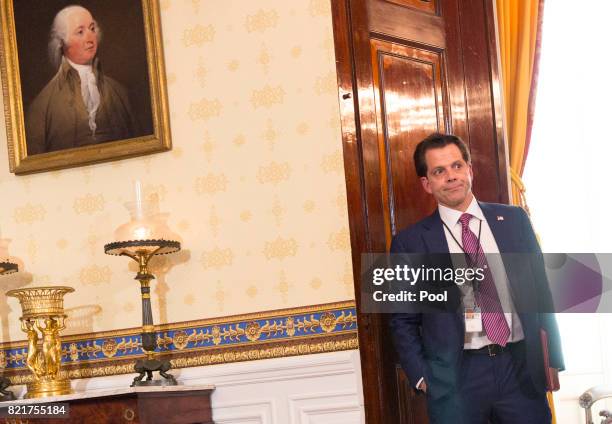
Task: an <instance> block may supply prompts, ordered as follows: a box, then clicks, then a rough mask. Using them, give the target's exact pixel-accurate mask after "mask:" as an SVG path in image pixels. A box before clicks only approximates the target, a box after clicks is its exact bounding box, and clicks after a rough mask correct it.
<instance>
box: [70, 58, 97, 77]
mask: <svg viewBox="0 0 612 424" xmlns="http://www.w3.org/2000/svg"><path fill="white" fill-rule="evenodd" d="M64 59H66V62H68V63H69V64H70V66H72V67H73V68H74V69H76V71H77V72H78V73H79V75H82V74H91V73H93V66H92V65H79V64H78V63H74V62H73V61H71V60H70V59H68V58H67V57H66V56H64Z"/></svg>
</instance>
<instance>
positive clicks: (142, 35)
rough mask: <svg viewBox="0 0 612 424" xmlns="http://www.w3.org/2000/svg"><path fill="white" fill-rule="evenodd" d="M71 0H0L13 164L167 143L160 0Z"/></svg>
mask: <svg viewBox="0 0 612 424" xmlns="http://www.w3.org/2000/svg"><path fill="white" fill-rule="evenodd" d="M73 3H74V2H72V1H66V0H46V1H44V2H42V1H40V0H19V1H14V0H0V14H1V15H0V22H1V24H2V39H1V40H0V70H1V77H2V91H3V99H4V114H5V119H6V132H7V140H8V154H9V165H10V170H11V172H13V173H15V174H28V173H33V172H42V171H49V170H55V169H62V168H69V167H75V166H82V165H85V164H92V163H97V162H104V161H111V160H116V159H121V158H127V157H133V156H140V155H145V154H150V153H154V152H161V151H166V150H170V149H171V146H172V143H171V139H170V124H169V117H168V115H169V114H168V100H167V93H166V76H165V71H164V58H163V51H162V39H161V26H160V16H159V4H158V1H157V0H104V1H101V0H83V1H80V2H79V4H80V6H79V7H77V8H74V9H68V10H66V9H65V8H66V6H69V5H71V4H73ZM71 59H72V60H71ZM75 63H76V66H75ZM82 64H84V65H85V66H84V67H83V66H79V65H82ZM83 81H85V82H83ZM92 86H93V88H92Z"/></svg>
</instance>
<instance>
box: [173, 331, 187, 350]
mask: <svg viewBox="0 0 612 424" xmlns="http://www.w3.org/2000/svg"><path fill="white" fill-rule="evenodd" d="M189 339H190V337H189V334H187V333H186V332H185V331H183V330H179V331H175V332H174V337H172V343H174V346H175V347H176V348H177V349H178V350H183V349H185V346H187V344H188V343H189Z"/></svg>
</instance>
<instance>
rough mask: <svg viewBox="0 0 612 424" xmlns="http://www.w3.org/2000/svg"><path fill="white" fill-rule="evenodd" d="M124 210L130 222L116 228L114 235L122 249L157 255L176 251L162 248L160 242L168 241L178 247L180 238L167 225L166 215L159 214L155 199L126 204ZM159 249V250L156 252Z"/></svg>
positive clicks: (115, 252) (115, 251) (166, 247)
mask: <svg viewBox="0 0 612 424" xmlns="http://www.w3.org/2000/svg"><path fill="white" fill-rule="evenodd" d="M124 205H125V207H126V209H127V210H128V212H129V213H130V221H129V222H127V223H125V224H122V225H120V226H119V227H117V229H116V230H115V233H114V238H115V240H116V242H115V243H112V244H113V245H116V244H117V243H125V242H134V243H129V244H130V246H126V245H125V244H124V245H123V246H122V249H126V250H130V251H133V252H135V251H149V252H152V251H156V253H157V254H163V253H171V252H173V251H176V250H178V249H175V248H174V247H172V248H171V247H169V246H164V247H161V248H160V246H162V245H164V243H159V242H162V241H166V242H167V241H170V242H175V243H178V244H179V246H180V237H179V236H178V234H176V233H174V232H173V231H172V230H171V229H170V227H169V226H168V224H167V220H168V217H169V216H170V214H168V213H160V212H159V203H158V202H157V201H156V199H153V200H146V201H142V202H126V203H125V204H124ZM158 249H159V250H158ZM107 253H110V254H117V253H118V252H117V249H114V248H113V249H110V250H109V251H108V252H107Z"/></svg>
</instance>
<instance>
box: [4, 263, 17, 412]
mask: <svg viewBox="0 0 612 424" xmlns="http://www.w3.org/2000/svg"><path fill="white" fill-rule="evenodd" d="M17 271H19V267H18V266H17V264H15V263H12V262H8V261H6V262H0V275H7V274H12V273H14V272H17ZM10 385H11V380H9V379H8V378H6V377H5V376H4V375H1V376H0V402H3V401H5V400H15V394H14V393H13V392H11V391H9V390H7V389H8V387H9V386H10Z"/></svg>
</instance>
